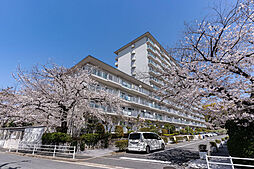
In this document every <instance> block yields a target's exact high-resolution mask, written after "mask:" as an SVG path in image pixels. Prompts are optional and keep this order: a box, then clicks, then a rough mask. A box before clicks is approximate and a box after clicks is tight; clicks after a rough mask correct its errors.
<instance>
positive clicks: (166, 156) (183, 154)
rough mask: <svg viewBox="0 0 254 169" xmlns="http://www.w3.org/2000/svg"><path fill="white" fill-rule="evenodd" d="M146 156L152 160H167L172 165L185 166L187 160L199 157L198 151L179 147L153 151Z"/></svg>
mask: <svg viewBox="0 0 254 169" xmlns="http://www.w3.org/2000/svg"><path fill="white" fill-rule="evenodd" d="M148 158H149V159H154V160H161V161H169V162H171V164H173V165H179V166H187V165H188V164H187V162H188V161H191V160H195V159H199V153H198V152H191V151H189V150H183V149H180V148H179V149H171V150H166V151H164V152H158V153H154V154H151V155H149V156H148Z"/></svg>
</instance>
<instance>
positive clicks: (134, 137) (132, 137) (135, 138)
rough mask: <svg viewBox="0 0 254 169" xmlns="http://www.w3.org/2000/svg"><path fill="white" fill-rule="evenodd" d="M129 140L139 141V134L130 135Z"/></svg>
mask: <svg viewBox="0 0 254 169" xmlns="http://www.w3.org/2000/svg"><path fill="white" fill-rule="evenodd" d="M129 139H131V140H138V139H140V133H133V134H130V136H129Z"/></svg>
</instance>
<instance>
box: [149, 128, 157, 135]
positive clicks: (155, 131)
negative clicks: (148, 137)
mask: <svg viewBox="0 0 254 169" xmlns="http://www.w3.org/2000/svg"><path fill="white" fill-rule="evenodd" d="M150 132H153V133H157V134H159V129H158V128H153V129H150Z"/></svg>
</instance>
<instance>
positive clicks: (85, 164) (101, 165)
mask: <svg viewBox="0 0 254 169" xmlns="http://www.w3.org/2000/svg"><path fill="white" fill-rule="evenodd" d="M55 161H57V162H62V163H69V164H77V165H83V166H88V167H97V168H105V169H133V168H126V167H119V166H112V165H105V164H98V163H88V162H70V161H59V160H55Z"/></svg>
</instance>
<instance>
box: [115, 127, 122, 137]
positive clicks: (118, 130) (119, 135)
mask: <svg viewBox="0 0 254 169" xmlns="http://www.w3.org/2000/svg"><path fill="white" fill-rule="evenodd" d="M115 134H116V137H118V138H122V137H123V136H124V132H123V127H122V126H116V127H115Z"/></svg>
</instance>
